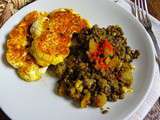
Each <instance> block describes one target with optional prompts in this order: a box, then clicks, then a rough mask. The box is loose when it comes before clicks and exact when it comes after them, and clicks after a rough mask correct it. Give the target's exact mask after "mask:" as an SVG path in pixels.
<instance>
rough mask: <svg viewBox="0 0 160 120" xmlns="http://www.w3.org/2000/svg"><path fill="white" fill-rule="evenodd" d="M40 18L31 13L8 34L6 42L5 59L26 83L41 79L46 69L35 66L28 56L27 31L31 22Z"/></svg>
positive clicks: (39, 14) (29, 39) (32, 59)
mask: <svg viewBox="0 0 160 120" xmlns="http://www.w3.org/2000/svg"><path fill="white" fill-rule="evenodd" d="M40 16H44V14H41V13H39V12H37V11H33V12H31V13H29V14H28V15H26V16H25V18H24V19H23V20H22V21H21V22H20V23H19V24H18V25H17V26H16V27H15V28H14V29H13V30H12V31H11V32H10V33H9V36H8V40H7V51H6V59H7V61H8V63H9V64H10V65H12V66H13V67H14V68H16V69H17V70H18V74H19V76H20V77H21V78H22V79H24V80H26V81H34V80H38V79H40V78H41V75H42V74H43V73H45V71H46V68H42V67H40V66H39V65H38V64H36V61H35V59H34V58H33V57H32V56H31V55H30V53H29V49H30V45H31V42H32V40H31V37H30V35H29V32H28V31H29V29H30V26H31V25H32V23H33V22H35V21H36V20H37V19H38V18H39V17H40Z"/></svg>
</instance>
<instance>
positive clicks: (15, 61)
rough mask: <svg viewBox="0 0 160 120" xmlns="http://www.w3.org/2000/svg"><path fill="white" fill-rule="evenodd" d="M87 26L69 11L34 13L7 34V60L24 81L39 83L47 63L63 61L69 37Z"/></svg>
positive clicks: (81, 19) (66, 54) (67, 50)
mask: <svg viewBox="0 0 160 120" xmlns="http://www.w3.org/2000/svg"><path fill="white" fill-rule="evenodd" d="M88 26H89V24H88V23H87V21H86V20H85V19H83V18H81V17H80V16H79V15H78V14H76V13H75V12H74V11H73V10H71V9H57V10H54V11H52V12H51V13H47V12H38V11H33V12H31V13H29V14H27V15H26V16H25V17H24V19H23V20H22V21H21V22H20V23H19V24H18V25H17V26H16V27H15V28H14V29H13V30H12V31H11V32H10V33H9V36H8V40H7V51H6V58H7V61H8V63H9V64H10V65H12V66H13V67H14V68H15V69H17V73H18V75H19V76H20V77H21V78H22V79H24V80H26V81H34V80H39V79H40V78H41V76H42V74H44V73H45V72H46V70H47V67H48V66H49V65H50V64H53V65H56V64H58V63H60V62H63V61H64V59H65V57H67V56H68V54H69V52H70V51H69V46H70V43H71V37H72V34H73V33H74V32H79V31H80V30H81V29H82V28H85V27H88Z"/></svg>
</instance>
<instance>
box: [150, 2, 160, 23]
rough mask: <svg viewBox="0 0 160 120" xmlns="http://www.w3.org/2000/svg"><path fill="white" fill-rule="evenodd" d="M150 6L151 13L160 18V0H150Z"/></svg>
mask: <svg viewBox="0 0 160 120" xmlns="http://www.w3.org/2000/svg"><path fill="white" fill-rule="evenodd" d="M148 8H149V13H150V14H152V15H153V16H154V17H155V18H157V19H158V20H160V0H149V2H148Z"/></svg>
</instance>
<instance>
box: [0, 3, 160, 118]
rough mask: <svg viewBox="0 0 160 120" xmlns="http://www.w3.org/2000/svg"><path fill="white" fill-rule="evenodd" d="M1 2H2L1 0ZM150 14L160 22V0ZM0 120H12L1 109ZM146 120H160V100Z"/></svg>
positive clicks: (154, 4) (152, 5)
mask: <svg viewBox="0 0 160 120" xmlns="http://www.w3.org/2000/svg"><path fill="white" fill-rule="evenodd" d="M0 1H1V0H0ZM148 7H149V12H150V13H151V14H152V15H153V16H155V17H156V18H157V19H159V20H160V0H149V5H148ZM0 120H10V119H9V117H7V115H6V114H5V113H4V112H3V111H2V110H1V109H0ZM144 120H160V100H158V101H157V102H156V103H155V105H154V106H153V108H152V109H151V110H150V112H149V113H148V114H147V116H146V117H145V119H144Z"/></svg>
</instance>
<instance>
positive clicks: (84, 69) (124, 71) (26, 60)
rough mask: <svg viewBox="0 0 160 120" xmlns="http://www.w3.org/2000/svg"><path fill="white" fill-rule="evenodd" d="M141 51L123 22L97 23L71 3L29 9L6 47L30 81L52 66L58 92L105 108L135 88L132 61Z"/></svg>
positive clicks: (82, 104)
mask: <svg viewBox="0 0 160 120" xmlns="http://www.w3.org/2000/svg"><path fill="white" fill-rule="evenodd" d="M139 55H140V53H139V51H138V50H136V49H131V47H130V46H128V45H127V39H126V38H125V37H124V34H123V31H122V29H121V27H120V26H118V25H110V26H108V27H107V28H100V27H98V25H94V26H91V25H90V24H89V22H88V21H87V20H85V19H84V18H82V17H80V15H78V14H77V13H75V12H74V11H73V10H71V9H56V10H54V11H52V12H50V13H47V12H38V11H33V12H31V13H29V14H27V15H26V16H25V17H24V19H23V20H22V21H21V22H20V23H19V24H18V25H17V26H16V27H15V28H14V29H13V30H12V31H11V32H10V33H9V36H8V40H7V51H6V58H7V61H8V63H9V64H10V65H12V66H13V67H14V68H15V69H17V72H18V74H19V76H20V77H21V78H22V79H24V80H26V81H35V80H39V79H40V78H41V76H42V75H43V74H44V73H45V72H46V70H47V68H48V67H50V68H52V69H51V70H52V71H53V73H54V74H55V75H56V76H57V78H58V82H57V83H58V84H57V93H58V95H60V96H65V97H69V98H71V99H73V100H74V101H75V102H77V103H78V104H79V106H80V107H81V108H86V107H87V106H89V105H91V106H94V107H100V108H102V107H103V106H104V105H105V104H106V102H107V101H117V100H118V99H123V98H124V95H125V94H126V93H130V92H132V91H133V90H132V88H131V85H132V82H133V71H134V67H133V65H132V61H133V60H134V59H137V58H138V57H139Z"/></svg>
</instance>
